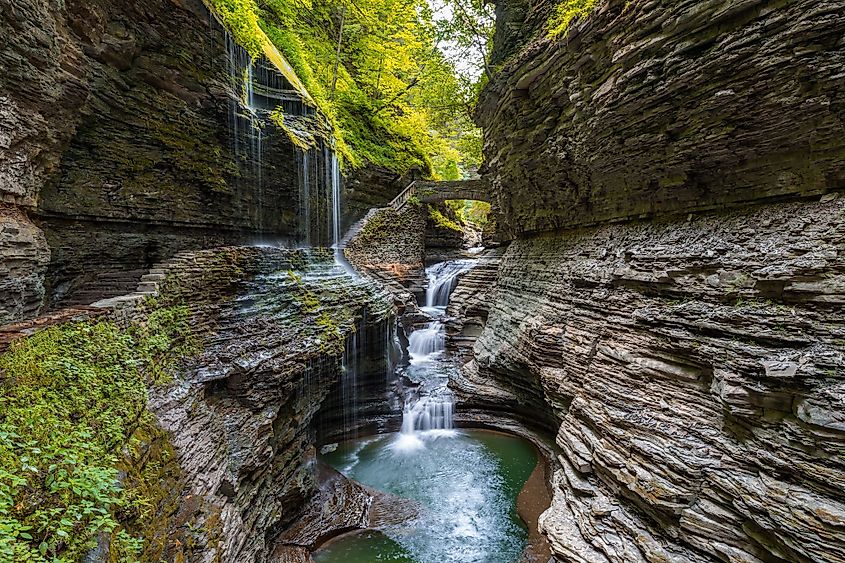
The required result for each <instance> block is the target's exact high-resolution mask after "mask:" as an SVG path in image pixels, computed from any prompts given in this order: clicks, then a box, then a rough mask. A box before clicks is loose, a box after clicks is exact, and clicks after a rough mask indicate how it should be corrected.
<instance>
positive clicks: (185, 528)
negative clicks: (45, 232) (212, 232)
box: [0, 247, 393, 562]
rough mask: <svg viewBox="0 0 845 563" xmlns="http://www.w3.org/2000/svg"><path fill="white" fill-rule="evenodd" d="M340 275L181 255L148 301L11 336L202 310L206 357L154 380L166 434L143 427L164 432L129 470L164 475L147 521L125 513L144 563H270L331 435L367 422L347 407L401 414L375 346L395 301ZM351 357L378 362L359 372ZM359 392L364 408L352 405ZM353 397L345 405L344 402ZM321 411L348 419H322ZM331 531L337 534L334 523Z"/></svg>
mask: <svg viewBox="0 0 845 563" xmlns="http://www.w3.org/2000/svg"><path fill="white" fill-rule="evenodd" d="M333 268H334V257H333V254H332V253H331V252H318V251H313V252H305V251H295V250H284V249H277V248H270V247H224V248H217V249H211V250H205V251H197V252H180V253H178V254H177V255H176V256H175V257H173V258H172V259H170V260H167V261H165V262H163V263H161V264H156V268H154V269H153V270H152V273H150V274H148V275H146V276H145V279H146V280H148V281H145V282H144V283H143V284H141V285H142V286H143V287H145V289H148V290H149V291H148V294H146V295H143V294H139V293H134V294H131V295H127V296H124V297H120V298H113V299H108V300H104V301H101V302H98V303H96V304H95V305H94V306H89V307H84V308H79V309H70V310H66V311H62V312H61V313H57V314H54V315H50V316H47V317H44V318H39V319H36V320H33V321H29V322H26V323H21V324H18V325H14V326H5V327H2V328H0V351H2V350H3V349H4V348H5V347H6V346H7V345H8V343H9V342H11V341H14V340H18V339H21V338H26V337H27V336H28V335H30V334H32V332H33V331H37V330H40V329H42V328H44V327H47V326H51V325H54V324H57V323H62V322H68V321H75V320H80V319H83V318H93V317H99V318H112V319H116V320H118V321H119V322H125V321H126V320H127V319H135V320H138V321H139V322H144V319H145V316H146V315H147V314H148V313H149V312H150V310H154V309H155V308H158V307H170V306H176V305H180V306H181V305H187V306H188V307H189V308H190V310H191V329H192V333H193V335H194V336H195V337H196V338H197V339H198V341H199V342H200V343H201V351H200V352H199V354H198V355H197V356H196V357H192V358H186V359H183V360H182V362H181V363H180V365H179V367H178V369H176V370H175V372H174V373H173V374H172V375H173V377H172V379H170V380H166V381H158V382H156V384H153V382H150V383H151V385H150V388H149V391H148V393H149V403H148V405H147V408H148V410H149V411H151V413H152V414H153V415H154V421H155V422H156V423H157V426H155V425H147V426H144V427H143V428H142V430H143V431H144V432H147V433H150V432H152V435H145V436H143V437H142V439H139V441H140V442H141V443H142V444H143V447H142V448H140V449H139V451H137V452H134V451H133V452H128V453H127V456H128V457H127V459H126V460H124V461H123V462H122V463H123V465H121V466H120V469H121V471H126V472H127V473H128V474H129V475H130V477H129V478H134V477H135V476H136V475H137V474H139V473H140V472H141V471H142V470H141V468H142V467H144V466H147V468H146V469H144V472H145V473H146V474H149V473H150V472H152V474H153V475H158V473H161V479H160V480H155V479H153V480H151V481H150V482H149V483H147V484H146V486H148V487H149V489H150V490H149V491H147V490H145V491H144V492H145V495H146V498H152V499H154V500H155V506H149V507H145V508H144V510H143V511H140V512H143V513H144V514H145V515H147V516H145V518H144V519H139V518H136V517H135V516H137V513H138V512H139V511H138V510H136V508H137V507H131V506H130V507H127V509H126V510H125V512H122V513H121V514H120V516H119V518H120V519H121V524H122V525H124V526H126V528H127V529H128V531H129V532H130V534H132V535H133V536H136V537H141V538H143V540H144V541H143V545H142V552H141V553H140V554H139V560H143V561H148V560H149V561H153V560H156V561H158V560H167V561H179V560H181V561H231V562H235V561H264V560H268V558H269V556H270V552H271V551H272V549H273V548H274V545H275V539H276V536H278V535H280V534H282V533H283V532H284V531H285V530H286V528H288V526H290V525H291V524H292V523H294V522H295V521H296V520H297V518H298V517H299V516H300V515H301V514H302V513H303V510H305V508H306V506H308V505H309V503H310V502H311V500H312V496H313V495H314V494H315V493H316V491H317V486H318V481H317V475H316V466H315V463H314V462H315V449H314V446H315V444H316V443H317V438H318V432H320V433H322V435H323V436H332V437H334V438H335V439H337V438H341V437H343V436H344V435H351V433H353V432H355V431H357V426H351V425H349V423H348V419H347V418H346V416H344V413H346V412H349V413H350V417H351V416H353V415H354V419H355V420H361V421H362V424H372V417H373V416H376V415H382V414H384V413H385V412H386V411H387V410H388V409H389V407H385V406H384V404H385V395H386V391H387V389H386V384H387V383H386V382H387V379H386V377H385V374H386V373H387V371H388V370H389V369H390V366H389V364H386V363H385V362H386V361H388V360H387V359H385V358H384V357H383V356H382V354H381V353H375V351H376V350H378V352H383V351H384V349H385V344H386V342H387V336H390V335H392V331H391V330H390V327H391V326H393V317H392V314H393V312H392V306H391V302H390V300H389V299H388V298H387V295H386V294H385V293H384V292H383V291H381V290H379V289H377V288H376V287H375V286H374V284H372V283H371V282H366V281H363V280H360V279H359V280H355V279H353V278H351V277H348V276H345V275H340V276H333V275H328V276H327V275H326V272H331V271H332V269H333ZM350 357H355V358H358V357H366V359H367V361H366V362H364V361H363V360H362V361H361V362H360V365H351V363H350V360H349V358H350ZM372 374H376V377H367V376H370V375H372ZM359 376H360V377H359ZM356 382H360V383H362V384H363V385H362V387H361V388H360V389H359V388H358V387H356V386H355V385H354V384H355V383H356ZM377 384H380V387H378V385H377ZM350 389H352V390H354V391H355V397H356V398H359V399H360V400H359V401H355V402H352V401H351V399H350V398H349V397H350V396H349V395H347V392H348V390H350ZM341 396H342V397H343V402H344V403H345V404H341V405H339V406H338V405H337V401H336V400H335V398H337V397H341ZM344 409H345V410H344ZM349 409H356V410H355V411H350V410H349ZM321 410H328V411H329V412H330V413H339V414H337V415H336V416H328V417H327V416H321V417H319V421H318V417H317V413H318V412H320V411H321ZM357 411H362V412H361V413H360V418H359V417H358V415H359V412H357ZM133 443H134V442H133ZM359 496H361V495H359ZM360 502H364V503H368V502H370V500H369V497H362V498H361V499H360ZM367 506H368V505H367ZM133 515H134V516H133ZM338 518H339V517H338ZM323 525H324V526H325V527H327V528H328V530H327V531H326V533H328V532H331V531H332V530H331V525H330V524H329V523H328V520H327V522H325V523H323ZM365 525H366V522H364V524H362V526H365ZM321 533H322V532H321ZM335 533H336V532H335ZM318 535H319V534H318ZM104 537H105V536H104ZM101 547H102V546H101ZM105 550H106V551H107V546H106V547H105Z"/></svg>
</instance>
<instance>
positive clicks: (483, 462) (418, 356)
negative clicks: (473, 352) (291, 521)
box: [313, 260, 538, 563]
mask: <svg viewBox="0 0 845 563" xmlns="http://www.w3.org/2000/svg"><path fill="white" fill-rule="evenodd" d="M474 265H475V261H474V260H454V261H448V262H441V263H438V264H435V265H433V266H430V267H429V268H427V269H426V273H427V274H428V279H429V283H428V290H427V294H426V303H425V306H424V307H422V308H421V309H422V310H423V311H424V312H425V313H426V314H427V315H428V316H429V317H430V318H431V320H430V321H429V322H428V323H426V324H424V325H422V326H420V327H418V328H417V329H416V330H415V331H414V332H412V333H411V335H410V336H409V346H408V352H409V364H408V365H407V366H404V367H402V368H399V370H398V372H397V373H398V375H399V376H401V377H403V378H404V380H406V381H408V382H410V383H409V385H408V389H406V397H405V406H404V409H403V416H402V429H401V431H400V432H398V433H391V434H382V435H379V436H373V437H368V438H362V439H357V440H350V441H346V442H344V443H342V444H340V445H338V447H337V448H336V449H335V450H334V451H330V452H327V453H325V454H324V455H323V456H322V459H323V461H324V462H326V463H328V464H330V465H332V466H333V467H334V468H336V469H337V470H338V471H340V472H342V473H343V474H345V475H346V476H347V477H350V478H353V479H355V480H357V481H359V482H361V483H363V484H365V485H367V486H369V487H372V488H374V489H378V490H380V491H383V492H386V493H390V494H393V495H396V496H398V497H402V498H404V499H409V500H411V501H413V502H414V503H415V504H416V506H417V515H416V517H414V518H413V519H412V520H410V521H406V522H403V523H401V524H390V525H385V526H382V527H381V528H380V529H379V530H378V531H375V530H366V531H362V532H356V533H351V534H347V535H344V536H341V537H339V538H336V539H334V540H332V541H330V542H329V543H327V544H326V545H324V546H323V547H322V548H321V549H320V550H318V551H317V552H316V553H314V554H313V558H314V561H315V562H318V563H341V562H343V563H358V562H360V563H364V562H366V563H370V562H373V561H399V562H418V563H428V562H434V561H437V562H455V563H457V562H461V563H470V562H478V563H481V562H484V563H512V562H515V561H518V560H519V559H520V557H521V556H522V554H523V552H524V550H525V547H526V545H527V540H528V530H527V528H526V526H525V524H524V523H523V522H522V520H521V519H520V518H519V516H518V514H517V510H516V499H517V496H518V495H519V492H520V491H521V489H522V487H523V486H524V484H525V482H526V481H527V479H528V477H529V476H530V475H531V472H532V471H533V470H534V468H535V466H536V464H537V461H538V459H537V453H536V451H535V449H534V447H533V446H532V445H531V444H530V443H529V442H528V441H526V440H524V439H522V438H518V437H516V436H510V435H505V434H500V433H496V432H489V431H484V430H468V429H462V430H457V429H455V428H454V422H453V398H452V396H451V393H450V391H449V390H448V388H447V384H448V381H449V374H450V372H451V371H452V370H455V369H457V366H456V365H455V363H454V360H453V359H452V358H451V357H449V355H448V354H447V353H446V351H445V340H446V339H445V328H444V318H445V315H446V307H447V305H448V300H449V295H450V293H451V292H452V290H453V289H454V286H455V285H456V284H457V281H458V278H459V277H460V275H461V274H462V273H464V272H466V271H468V270H469V269H471V268H472V267H473V266H474Z"/></svg>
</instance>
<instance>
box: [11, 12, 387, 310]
mask: <svg viewBox="0 0 845 563" xmlns="http://www.w3.org/2000/svg"><path fill="white" fill-rule="evenodd" d="M0 34H2V36H3V37H4V38H6V41H7V43H5V44H4V46H3V49H2V51H0V67H2V68H3V73H2V76H0V131H2V133H0V273H2V276H0V279H2V281H0V322H6V321H11V320H17V319H21V318H28V317H31V316H33V315H35V314H37V313H38V312H39V311H40V310H43V309H45V308H54V307H57V306H64V305H68V304H82V303H90V302H91V301H92V300H95V299H97V298H101V297H104V296H108V295H120V294H122V293H125V292H127V291H128V290H129V289H130V288H131V286H132V284H133V283H134V281H135V280H136V279H137V275H138V274H139V273H140V271H142V270H143V269H145V268H149V267H150V266H151V265H152V263H153V262H155V261H157V260H160V259H163V258H167V257H169V256H172V255H173V254H174V253H176V252H178V251H179V250H182V249H188V248H205V247H212V246H219V245H221V244H229V243H254V242H273V243H278V242H289V243H298V242H305V241H307V242H310V243H311V244H314V245H328V244H331V240H330V238H331V229H330V227H329V226H328V225H329V222H330V218H331V213H332V211H331V207H330V206H331V203H330V202H329V201H328V197H329V196H328V194H330V193H331V190H330V189H329V187H328V183H330V182H331V181H332V180H331V177H332V169H331V168H332V163H331V151H330V148H329V147H330V145H331V139H330V137H331V132H330V129H329V127H328V126H327V124H326V123H325V120H324V119H323V118H322V117H320V115H319V114H316V113H315V111H314V110H313V108H311V107H309V106H308V104H307V103H304V101H303V95H302V94H301V93H299V92H297V91H296V90H294V88H293V86H292V85H291V84H290V83H288V82H287V81H286V80H285V79H284V78H283V76H282V75H281V74H280V73H279V72H278V71H277V70H276V69H275V67H274V66H273V65H272V64H271V63H270V62H269V61H268V60H267V59H264V58H259V59H257V60H256V61H255V63H254V64H250V60H249V56H248V55H247V54H246V52H245V51H244V50H243V49H241V48H240V47H238V46H237V45H235V44H234V43H233V42H232V40H231V38H229V37H228V35H227V34H226V33H225V32H224V30H223V28H222V27H221V26H220V25H219V24H218V23H217V22H216V20H215V19H214V18H213V17H212V16H211V14H210V13H209V11H208V10H207V9H206V7H205V5H204V4H203V3H202V2H201V0H154V1H153V2H137V1H134V0H121V1H117V2H105V1H102V2H101V1H94V2H82V1H75V0H70V1H68V2H64V3H60V4H57V3H54V2H46V1H42V0H26V1H24V2H18V1H15V2H8V1H4V2H3V3H0ZM277 107H279V108H281V109H282V114H283V119H284V127H280V126H279V125H278V123H277V122H276V121H275V120H274V119H272V118H271V117H270V113H271V111H272V110H274V109H276V108H277ZM292 136H295V137H296V139H295V140H296V143H294V142H293V140H292ZM303 145H307V146H310V147H311V148H310V149H309V150H307V151H304V150H303V149H302V146H303ZM306 177H307V181H306ZM399 184H401V182H400V181H399V179H398V178H395V177H394V175H391V174H389V173H386V172H382V171H379V170H375V169H365V170H362V171H360V172H359V173H357V174H356V175H355V177H354V178H352V179H351V180H350V182H349V190H348V193H347V194H344V195H345V196H346V197H344V199H345V200H346V203H345V205H344V208H343V210H342V222H343V224H345V225H348V224H349V223H351V222H353V221H354V220H355V218H356V217H357V216H360V215H362V214H363V212H364V211H363V210H364V209H365V208H367V207H369V205H370V202H371V201H372V200H374V199H381V201H384V200H385V199H389V198H390V197H392V196H393V195H395V193H396V192H398V190H399V189H400V188H399ZM303 186H304V187H305V188H304V189H303ZM382 192H383V193H382ZM358 200H360V201H358ZM306 207H308V208H309V209H308V212H306V211H305V208H306ZM306 217H307V218H308V219H309V221H308V224H307V225H306V224H305V218H306Z"/></svg>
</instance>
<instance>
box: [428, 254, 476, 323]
mask: <svg viewBox="0 0 845 563" xmlns="http://www.w3.org/2000/svg"><path fill="white" fill-rule="evenodd" d="M475 264H476V261H475V260H450V261H447V262H438V263H437V264H434V265H432V266H429V267H428V268H426V269H425V273H426V275H427V276H428V288H427V289H426V291H425V308H426V309H428V310H429V311H430V310H432V309H434V308H436V307H440V308H445V307H446V306H447V305H448V304H449V295H450V294H451V293H452V290H454V289H455V286H456V285H457V284H458V279H459V277H460V276H461V274H463V273H465V272H467V271H469V270H471V269H472V268H473V267H475Z"/></svg>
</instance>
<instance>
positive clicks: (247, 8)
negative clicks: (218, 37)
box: [206, 0, 265, 58]
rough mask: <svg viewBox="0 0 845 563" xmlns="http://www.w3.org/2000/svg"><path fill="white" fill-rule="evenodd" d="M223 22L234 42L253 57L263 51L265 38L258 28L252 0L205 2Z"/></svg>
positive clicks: (209, 0)
mask: <svg viewBox="0 0 845 563" xmlns="http://www.w3.org/2000/svg"><path fill="white" fill-rule="evenodd" d="M206 1H207V2H208V3H209V4H210V5H211V6H212V7H213V8H214V10H215V11H216V12H217V14H218V15H219V16H220V19H222V20H223V23H224V24H225V25H226V27H227V28H228V29H229V31H230V32H231V33H232V36H233V37H234V38H235V41H237V43H238V44H239V45H240V46H241V47H243V48H244V49H246V50H247V52H248V53H249V54H250V55H251V56H252V57H253V58H255V57H257V56H259V55H260V54H261V53H262V52H263V50H264V41H265V38H264V36H263V34H262V33H261V29H260V28H259V27H258V7H257V6H256V5H255V2H254V0H206Z"/></svg>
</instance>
